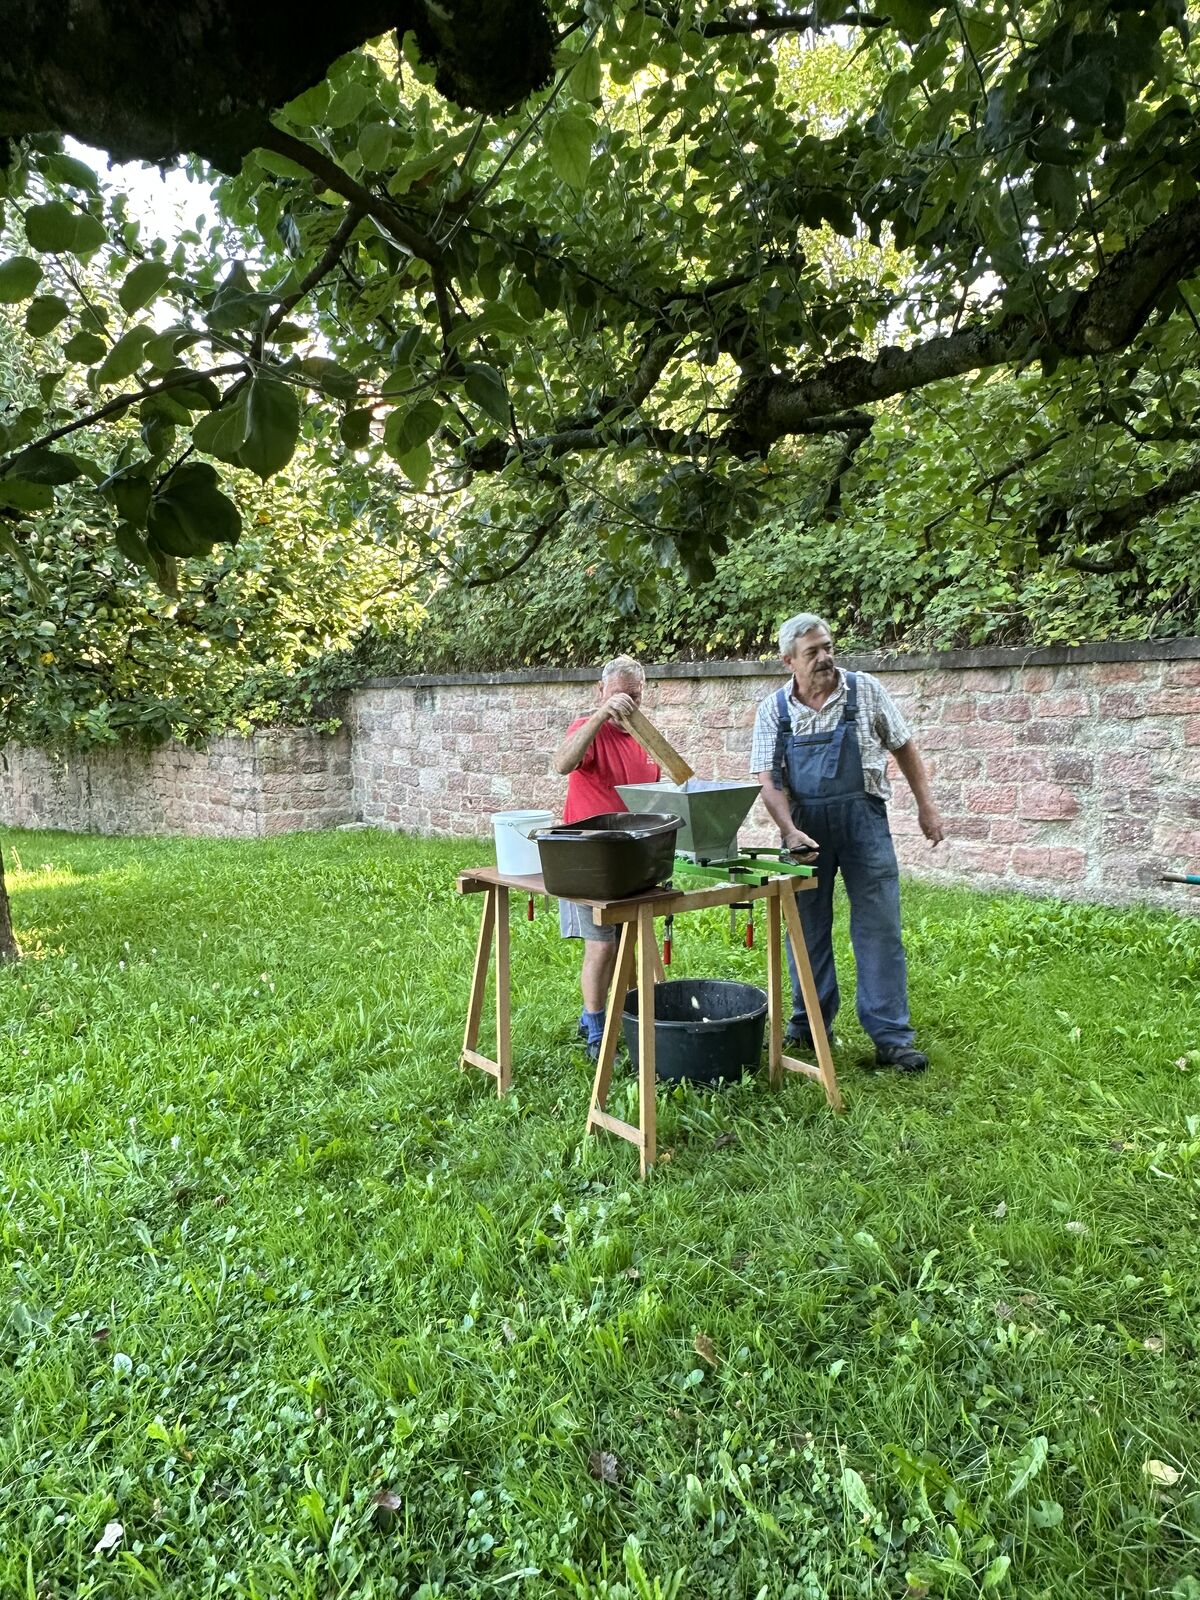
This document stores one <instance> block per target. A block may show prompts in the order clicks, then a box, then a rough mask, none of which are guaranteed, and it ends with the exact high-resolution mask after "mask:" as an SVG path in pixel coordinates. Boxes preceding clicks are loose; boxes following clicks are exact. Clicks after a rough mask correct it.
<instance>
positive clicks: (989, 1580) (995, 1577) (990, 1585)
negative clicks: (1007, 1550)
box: [982, 1556, 1012, 1594]
mask: <svg viewBox="0 0 1200 1600" xmlns="http://www.w3.org/2000/svg"><path fill="white" fill-rule="evenodd" d="M1011 1566H1012V1557H1011V1556H996V1557H995V1559H994V1560H992V1561H990V1562H989V1563H988V1569H987V1571H986V1572H985V1573H984V1575H983V1585H982V1588H983V1592H984V1594H987V1592H988V1591H989V1589H998V1588H999V1587H1000V1585H1001V1584H1002V1583H1003V1582H1004V1579H1005V1578H1006V1576H1007V1575H1008V1569H1009V1567H1011Z"/></svg>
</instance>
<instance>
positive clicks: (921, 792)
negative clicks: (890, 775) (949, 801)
mask: <svg viewBox="0 0 1200 1600" xmlns="http://www.w3.org/2000/svg"><path fill="white" fill-rule="evenodd" d="M892 754H893V755H894V756H895V758H896V765H897V766H898V767H899V768H900V771H901V772H902V773H903V774H904V779H905V782H906V783H907V784H908V787H909V788H910V789H911V790H912V792H913V799H914V800H915V801H916V802H917V806H918V808H919V807H921V806H928V805H932V804H933V795H932V794H931V792H930V788H929V774H928V772H926V770H925V763H924V762H923V761H922V760H921V752H920V751H919V750H918V749H917V746H916V743H915V741H914V740H912V739H910V740H909V741H908V743H907V744H902V745H901V746H900V748H899V749H898V750H893V751H892Z"/></svg>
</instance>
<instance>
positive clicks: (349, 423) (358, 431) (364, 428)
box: [338, 411, 371, 450]
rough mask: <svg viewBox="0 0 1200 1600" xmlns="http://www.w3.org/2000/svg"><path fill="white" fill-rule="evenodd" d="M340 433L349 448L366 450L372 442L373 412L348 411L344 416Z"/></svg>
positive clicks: (339, 429)
mask: <svg viewBox="0 0 1200 1600" xmlns="http://www.w3.org/2000/svg"><path fill="white" fill-rule="evenodd" d="M338 433H339V435H340V436H341V441H342V443H343V444H344V445H345V446H346V448H347V450H365V449H366V447H367V445H369V444H370V442H371V413H370V412H369V411H349V412H347V413H346V415H345V416H344V417H343V418H342V421H341V425H340V427H339V428H338Z"/></svg>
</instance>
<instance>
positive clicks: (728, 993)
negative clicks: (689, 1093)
mask: <svg viewBox="0 0 1200 1600" xmlns="http://www.w3.org/2000/svg"><path fill="white" fill-rule="evenodd" d="M766 1023H767V997H766V994H765V993H764V992H763V990H761V989H758V988H755V986H754V984H752V983H726V982H724V981H722V980H721V979H719V978H673V979H671V980H670V981H669V982H668V983H659V984H655V986H654V1066H655V1070H656V1072H657V1075H658V1076H659V1077H660V1078H662V1079H664V1080H665V1081H666V1082H668V1083H677V1082H678V1081H679V1080H680V1079H681V1078H685V1079H686V1080H687V1081H688V1082H689V1083H700V1084H708V1085H709V1086H710V1087H711V1086H713V1085H715V1084H717V1083H718V1082H720V1081H721V1080H724V1081H725V1082H726V1083H737V1082H738V1081H739V1079H740V1078H741V1077H742V1075H743V1073H745V1072H746V1071H747V1069H749V1070H751V1071H753V1069H754V1068H755V1067H756V1066H757V1065H758V1061H759V1057H760V1056H761V1055H762V1045H763V1032H764V1029H765V1028H766ZM621 1028H622V1031H623V1032H624V1035H625V1045H626V1048H627V1049H628V1051H629V1055H630V1058H631V1059H632V1061H633V1064H634V1066H635V1067H636V1066H637V1065H638V992H637V990H636V989H630V991H629V993H628V994H627V995H626V996H625V1006H624V1010H623V1011H622V1013H621Z"/></svg>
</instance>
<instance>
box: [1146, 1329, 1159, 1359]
mask: <svg viewBox="0 0 1200 1600" xmlns="http://www.w3.org/2000/svg"><path fill="white" fill-rule="evenodd" d="M1162 1347H1163V1342H1162V1340H1161V1339H1160V1338H1159V1337H1158V1335H1157V1334H1156V1333H1152V1334H1150V1335H1149V1336H1148V1337H1147V1338H1145V1339H1143V1340H1142V1349H1143V1350H1149V1351H1150V1352H1151V1354H1152V1355H1157V1354H1158V1353H1159V1351H1160V1350H1161V1349H1162Z"/></svg>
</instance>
